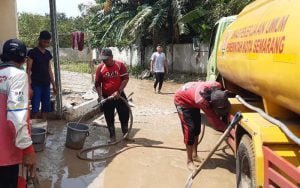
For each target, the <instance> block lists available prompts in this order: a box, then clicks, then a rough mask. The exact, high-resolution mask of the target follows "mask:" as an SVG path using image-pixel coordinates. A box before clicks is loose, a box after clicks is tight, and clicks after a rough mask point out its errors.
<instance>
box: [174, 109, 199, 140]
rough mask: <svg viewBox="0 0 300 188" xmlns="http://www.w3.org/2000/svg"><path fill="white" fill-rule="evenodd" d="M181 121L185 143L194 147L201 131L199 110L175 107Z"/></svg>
mask: <svg viewBox="0 0 300 188" xmlns="http://www.w3.org/2000/svg"><path fill="white" fill-rule="evenodd" d="M175 106H176V108H177V111H178V116H179V118H180V121H181V126H182V131H183V136H184V143H185V144H187V145H193V144H194V143H195V137H197V136H199V134H200V130H201V113H200V109H197V108H184V107H182V106H178V105H175Z"/></svg>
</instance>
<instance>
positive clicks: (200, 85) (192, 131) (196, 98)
mask: <svg viewBox="0 0 300 188" xmlns="http://www.w3.org/2000/svg"><path fill="white" fill-rule="evenodd" d="M174 102H175V106H176V108H177V111H178V115H179V118H180V121H181V125H182V130H183V135H184V143H185V145H186V149H187V167H188V169H189V170H194V169H195V166H194V161H196V162H201V159H200V158H199V157H198V153H197V147H198V139H199V134H200V130H201V129H200V128H201V114H200V110H202V111H203V112H204V113H205V115H206V116H207V120H208V123H209V124H210V125H211V126H213V127H214V128H215V129H216V130H218V131H224V130H225V128H226V124H225V122H226V121H227V115H228V113H229V109H230V103H229V101H228V98H227V96H226V93H225V92H224V91H222V90H221V84H220V83H218V82H215V81H207V82H201V81H199V82H189V83H186V84H185V85H184V86H183V87H182V88H181V89H180V90H178V91H177V92H176V94H175V97H174Z"/></svg>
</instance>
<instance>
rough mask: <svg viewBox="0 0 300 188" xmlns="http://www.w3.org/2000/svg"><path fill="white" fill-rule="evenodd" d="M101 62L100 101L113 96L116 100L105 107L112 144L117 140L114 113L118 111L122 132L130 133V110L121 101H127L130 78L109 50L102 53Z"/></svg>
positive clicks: (99, 77) (97, 82)
mask: <svg viewBox="0 0 300 188" xmlns="http://www.w3.org/2000/svg"><path fill="white" fill-rule="evenodd" d="M100 60H101V61H102V63H101V64H100V65H99V66H98V68H97V71H96V78H95V87H96V90H97V93H98V96H99V101H101V100H102V99H104V98H107V97H110V96H112V97H113V98H114V100H109V101H107V102H106V103H105V104H104V105H103V111H104V116H105V120H106V123H107V126H108V130H109V133H110V142H114V141H115V140H116V133H115V125H114V122H115V120H114V119H115V118H114V112H115V109H117V112H118V115H119V119H120V122H121V128H122V132H123V134H124V135H125V134H126V133H127V132H128V121H129V110H128V108H127V105H126V104H125V103H124V101H122V100H121V99H120V96H122V97H123V98H125V99H126V95H125V93H124V88H125V87H126V85H127V83H128V80H129V76H128V72H127V69H126V67H125V65H124V63H122V62H120V61H116V60H114V59H113V54H112V51H111V50H110V49H108V48H106V49H103V50H102V51H101V55H100Z"/></svg>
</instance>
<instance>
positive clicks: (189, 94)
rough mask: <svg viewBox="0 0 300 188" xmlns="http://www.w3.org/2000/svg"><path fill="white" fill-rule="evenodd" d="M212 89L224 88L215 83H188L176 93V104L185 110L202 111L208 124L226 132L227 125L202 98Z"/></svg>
mask: <svg viewBox="0 0 300 188" xmlns="http://www.w3.org/2000/svg"><path fill="white" fill-rule="evenodd" d="M212 87H217V88H218V89H221V88H222V86H221V84H220V83H218V82H215V81H207V82H201V81H200V82H189V83H186V84H185V85H184V86H182V88H180V89H179V90H178V91H177V92H176V94H175V97H174V102H175V104H176V105H179V106H182V107H185V108H198V109H201V110H202V111H203V112H204V113H205V115H206V117H207V120H208V122H209V123H210V124H211V125H212V126H213V127H214V128H215V129H217V130H224V129H225V128H226V125H225V124H224V122H222V121H221V120H220V118H219V117H218V116H217V115H216V113H215V112H214V111H213V109H212V107H211V106H210V104H209V102H208V101H207V100H206V99H205V98H204V97H203V96H202V94H203V93H204V92H205V90H206V89H211V88H212Z"/></svg>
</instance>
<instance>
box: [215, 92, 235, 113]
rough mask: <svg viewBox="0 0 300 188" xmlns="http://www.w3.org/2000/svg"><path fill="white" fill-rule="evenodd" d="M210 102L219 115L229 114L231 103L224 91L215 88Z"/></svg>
mask: <svg viewBox="0 0 300 188" xmlns="http://www.w3.org/2000/svg"><path fill="white" fill-rule="evenodd" d="M210 100H211V101H210V103H211V104H212V107H213V109H214V111H215V112H216V114H217V115H219V116H227V115H228V113H229V110H230V103H229V101H228V97H227V95H226V93H225V92H224V91H221V90H214V91H212V93H211V97H210Z"/></svg>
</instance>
